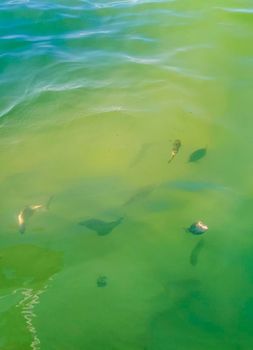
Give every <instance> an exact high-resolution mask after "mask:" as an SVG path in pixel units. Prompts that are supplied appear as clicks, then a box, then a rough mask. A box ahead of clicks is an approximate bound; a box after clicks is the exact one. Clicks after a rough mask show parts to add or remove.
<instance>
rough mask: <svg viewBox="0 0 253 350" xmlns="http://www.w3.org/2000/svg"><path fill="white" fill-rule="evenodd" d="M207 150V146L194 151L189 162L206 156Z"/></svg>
mask: <svg viewBox="0 0 253 350" xmlns="http://www.w3.org/2000/svg"><path fill="white" fill-rule="evenodd" d="M206 152H207V149H206V148H199V149H197V150H196V151H194V152H193V153H192V154H191V155H190V157H189V162H191V163H192V162H197V161H198V160H200V159H201V158H203V157H205V155H206Z"/></svg>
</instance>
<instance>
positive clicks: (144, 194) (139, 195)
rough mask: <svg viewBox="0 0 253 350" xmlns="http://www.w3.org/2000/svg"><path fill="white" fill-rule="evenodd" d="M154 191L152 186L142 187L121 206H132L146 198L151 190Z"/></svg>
mask: <svg viewBox="0 0 253 350" xmlns="http://www.w3.org/2000/svg"><path fill="white" fill-rule="evenodd" d="M154 189H155V186H154V185H150V186H145V187H142V188H141V189H140V190H139V191H138V192H136V193H135V194H134V195H133V196H131V197H130V198H129V199H128V200H127V201H126V202H125V203H124V204H123V206H127V205H129V204H133V203H135V202H138V201H139V200H142V199H144V198H145V197H147V196H148V195H149V194H150V193H151V192H152V191H153V190H154Z"/></svg>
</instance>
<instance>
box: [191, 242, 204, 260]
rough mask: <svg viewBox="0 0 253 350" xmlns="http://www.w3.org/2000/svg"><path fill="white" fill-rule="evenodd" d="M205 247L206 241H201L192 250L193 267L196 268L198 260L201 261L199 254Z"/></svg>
mask: <svg viewBox="0 0 253 350" xmlns="http://www.w3.org/2000/svg"><path fill="white" fill-rule="evenodd" d="M203 246H204V240H203V239H201V240H200V241H199V242H198V243H197V244H196V245H195V247H194V248H193V249H192V252H191V255H190V263H191V265H193V266H196V265H197V263H198V259H199V254H200V252H201V250H202V248H203Z"/></svg>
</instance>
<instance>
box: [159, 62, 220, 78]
mask: <svg viewBox="0 0 253 350" xmlns="http://www.w3.org/2000/svg"><path fill="white" fill-rule="evenodd" d="M161 67H162V68H163V69H164V70H167V71H170V72H173V73H176V74H178V75H181V76H184V77H186V78H190V79H197V80H210V81H211V80H215V79H216V78H215V77H211V76H208V75H202V74H198V73H197V72H195V71H193V70H190V69H186V68H182V67H177V66H169V65H162V66H161Z"/></svg>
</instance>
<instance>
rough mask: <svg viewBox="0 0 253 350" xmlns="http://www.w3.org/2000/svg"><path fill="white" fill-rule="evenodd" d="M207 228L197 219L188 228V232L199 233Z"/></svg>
mask: <svg viewBox="0 0 253 350" xmlns="http://www.w3.org/2000/svg"><path fill="white" fill-rule="evenodd" d="M207 230H208V226H207V225H205V224H204V223H203V222H202V221H197V222H195V223H193V224H192V225H191V226H190V227H189V228H188V229H187V231H188V232H191V233H193V234H194V235H201V234H202V233H204V232H206V231H207Z"/></svg>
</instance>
